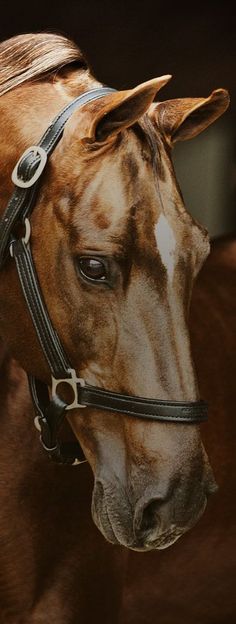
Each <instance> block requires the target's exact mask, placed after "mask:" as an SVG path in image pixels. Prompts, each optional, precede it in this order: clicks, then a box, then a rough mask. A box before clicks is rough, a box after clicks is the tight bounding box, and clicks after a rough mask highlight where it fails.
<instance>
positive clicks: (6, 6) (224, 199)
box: [0, 0, 236, 237]
mask: <svg viewBox="0 0 236 624" xmlns="http://www.w3.org/2000/svg"><path fill="white" fill-rule="evenodd" d="M0 6H1V21H0V39H1V40H3V39H6V38H8V37H11V36H13V35H15V34H19V33H24V32H30V31H32V32H38V31H41V30H49V31H53V32H60V33H62V34H65V35H67V36H69V37H71V38H73V39H74V40H75V41H76V43H77V44H78V45H79V47H80V48H81V49H82V51H83V52H84V53H85V55H86V57H87V59H88V61H89V63H90V65H91V66H92V69H93V73H94V74H95V75H96V77H97V78H98V79H99V80H100V81H101V82H104V83H106V84H108V85H109V86H113V87H115V88H118V89H122V88H129V87H133V86H135V85H136V84H138V83H140V82H143V81H145V80H148V79H150V78H154V77H155V76H158V75H161V74H166V73H171V74H172V75H173V79H172V81H171V82H170V83H169V84H168V85H167V86H166V87H165V89H163V91H161V94H160V96H161V97H162V98H163V99H169V98H176V97H188V96H192V97H198V96H199V97H201V96H207V95H209V93H210V92H211V91H212V90H213V89H215V88H218V87H224V88H226V89H228V90H229V92H230V95H231V107H230V110H229V111H228V112H227V113H226V114H225V115H224V116H223V117H222V118H221V119H220V120H219V121H218V122H216V123H215V124H214V125H213V126H211V127H210V128H209V129H208V130H206V131H205V132H204V133H203V134H201V135H200V136H199V137H197V138H196V139H194V140H193V141H188V142H184V143H180V144H178V145H177V146H176V148H175V151H174V160H175V166H176V172H177V177H178V179H179V182H180V186H181V189H182V191H183V195H184V199H185V203H186V207H187V209H188V210H189V211H190V212H191V213H192V214H193V215H194V216H195V217H196V218H197V219H198V220H199V221H200V222H201V223H203V224H204V225H205V226H206V227H207V228H208V230H209V232H210V235H211V236H212V237H218V236H220V235H222V234H228V233H231V232H235V230H236V150H235V143H236V131H235V128H236V123H235V121H236V80H235V69H236V47H235V39H236V11H235V7H234V4H233V3H228V2H220V3H218V4H217V3H216V2H208V3H204V4H201V2H198V3H191V4H190V3H189V4H188V5H187V6H186V7H185V6H184V4H182V6H181V3H179V2H178V3H177V2H176V3H170V2H158V1H155V2H154V1H153V0H144V1H140V0H136V1H135V2H134V1H133V0H130V1H129V0H126V2H123V1H122V0H121V1H119V2H117V1H116V0H97V1H95V0H57V1H55V0H51V1H50V2H49V1H48V2H46V1H45V0H41V2H40V3H38V2H37V3H34V4H33V3H30V2H29V1H28V0H25V1H24V2H23V3H18V4H15V5H14V6H13V4H12V3H10V2H7V1H6V0H4V1H1V4H0Z"/></svg>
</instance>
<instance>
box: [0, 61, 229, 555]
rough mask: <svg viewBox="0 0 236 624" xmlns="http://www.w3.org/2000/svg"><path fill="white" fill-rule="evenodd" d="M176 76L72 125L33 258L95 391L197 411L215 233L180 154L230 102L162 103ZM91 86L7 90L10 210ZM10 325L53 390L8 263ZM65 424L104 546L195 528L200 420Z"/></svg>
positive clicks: (65, 337) (93, 107) (75, 359)
mask: <svg viewBox="0 0 236 624" xmlns="http://www.w3.org/2000/svg"><path fill="white" fill-rule="evenodd" d="M168 79H169V76H163V77H161V78H157V79H154V80H150V81H148V82H146V83H144V84H141V85H139V86H137V87H136V88H134V89H131V90H127V91H118V92H114V93H110V94H108V95H106V96H105V97H103V98H102V99H100V100H97V101H93V102H90V103H89V104H87V105H85V106H83V107H82V108H81V109H80V110H78V111H77V112H75V113H74V114H73V115H72V117H71V119H70V120H69V121H68V122H67V124H66V127H65V130H64V134H63V137H62V139H61V141H60V143H59V144H58V146H57V148H56V149H55V151H54V153H53V155H52V156H51V158H50V161H49V163H48V167H47V169H46V170H45V172H44V177H43V182H42V185H41V188H40V191H39V195H38V198H37V204H36V207H35V209H34V212H33V214H32V219H31V231H32V253H33V257H34V261H35V265H36V268H37V273H38V278H39V282H40V285H41V288H42V291H43V296H44V300H45V302H46V305H47V308H48V311H49V314H50V317H51V320H52V322H53V325H54V327H55V329H56V331H57V333H58V335H59V337H60V339H61V341H62V344H63V346H64V348H65V350H66V352H67V353H68V354H69V357H70V360H71V362H72V363H73V367H74V368H75V370H76V371H79V374H80V376H81V377H83V378H84V379H85V380H86V383H88V384H93V385H96V386H98V387H101V388H107V389H109V390H112V391H116V392H121V393H124V394H127V395H132V394H134V395H138V396H142V397H153V398H154V399H155V398H159V399H164V400H178V401H196V400H197V399H198V396H199V394H198V385H197V379H196V372H195V370H194V365H193V362H192V357H191V347H190V340H189V331H188V311H189V304H190V299H191V292H192V287H193V283H194V279H195V277H196V275H197V273H198V271H199V269H200V268H201V266H202V264H203V262H204V261H205V259H206V257H207V254H208V252H209V238H208V235H207V232H206V231H205V229H204V228H203V227H202V226H201V225H200V224H199V223H197V222H196V221H195V220H194V219H193V218H192V216H191V215H190V214H189V213H188V212H187V210H186V209H185V206H184V201H183V197H182V195H181V192H180V189H179V186H178V183H177V180H176V177H175V173H174V168H173V164H172V160H171V150H172V146H173V144H174V142H175V141H178V140H186V139H190V138H192V137H194V136H195V135H197V134H198V133H199V132H201V131H202V130H204V129H205V128H206V127H207V126H208V125H209V124H210V123H212V122H213V121H214V120H215V119H216V118H217V117H218V116H219V115H221V114H222V113H223V112H224V110H225V109H226V108H227V105H228V95H227V92H226V91H224V90H223V89H219V90H216V91H214V92H213V93H212V94H211V95H210V96H209V97H208V98H184V99H178V100H169V101H162V102H154V98H155V95H156V93H157V91H158V90H159V89H160V88H161V87H162V86H164V84H165V83H166V82H167V81H168ZM94 86H95V87H97V86H98V83H97V82H96V81H94V79H93V78H92V77H91V75H90V74H88V72H87V71H86V70H84V69H83V70H82V69H73V67H71V68H68V70H67V71H64V72H63V71H61V72H60V71H59V73H58V74H57V75H56V77H55V76H54V77H53V76H48V77H47V78H45V79H44V80H43V81H41V82H40V81H39V82H37V81H36V82H34V83H31V82H30V81H29V82H25V83H24V84H22V85H20V86H19V87H18V88H15V89H12V90H10V91H9V92H8V93H6V94H5V95H4V96H2V98H1V101H0V104H1V125H2V128H1V132H2V148H1V162H2V171H1V177H2V188H3V200H2V206H3V203H4V202H5V201H6V198H7V197H8V196H9V193H10V191H11V189H12V187H11V184H10V182H9V179H10V178H9V176H10V171H11V170H12V169H13V166H14V164H15V161H16V160H17V159H18V158H19V156H20V153H21V152H22V151H23V150H24V149H25V148H26V147H27V146H28V145H30V144H32V143H35V142H36V141H37V140H38V139H39V136H40V134H41V131H43V130H45V128H46V127H47V125H48V123H49V122H50V120H51V119H52V118H53V116H54V114H55V113H56V112H58V111H59V110H60V108H62V107H63V106H65V105H66V104H67V103H68V102H69V101H71V100H72V98H73V97H74V96H75V95H77V94H79V93H81V92H83V91H86V89H87V88H88V87H89V88H91V87H94ZM0 320H1V335H4V336H5V337H6V339H7V341H8V343H9V345H10V346H11V349H12V352H13V354H14V355H15V357H16V358H17V359H18V360H19V361H20V363H21V364H22V366H23V367H24V368H25V370H27V371H28V372H30V373H32V374H35V375H36V376H37V377H39V378H40V379H42V380H43V381H46V382H47V383H48V384H49V383H50V375H49V370H48V367H47V365H46V363H45V361H44V358H43V355H42V352H41V350H40V346H39V344H38V341H37V337H36V336H35V333H34V329H33V327H32V323H31V319H30V317H29V315H28V313H27V311H26V308H25V303H24V301H23V298H22V294H21V292H20V289H19V285H18V283H17V278H16V273H15V267H14V265H13V263H12V262H9V263H8V264H7V265H6V266H5V268H4V271H3V274H2V281H1V304H0ZM68 414H69V415H68V420H69V422H70V425H71V427H72V429H73V431H74V433H75V435H76V436H77V438H78V440H79V441H80V444H81V446H82V448H83V451H84V453H85V456H86V458H87V460H88V462H89V464H90V466H91V468H92V471H93V473H94V479H95V485H94V492H93V499H92V513H93V518H94V520H95V523H96V524H97V526H98V527H99V529H100V530H101V531H102V533H103V534H104V536H105V537H106V539H108V540H109V541H111V542H112V543H119V544H121V545H124V546H127V547H129V548H132V549H136V550H148V549H153V548H158V549H161V548H165V547H167V546H169V545H170V544H172V543H173V542H174V541H176V539H177V538H178V537H179V536H180V535H182V534H183V533H184V532H185V531H187V530H188V529H189V528H191V527H192V526H193V525H194V524H195V523H196V522H197V520H198V519H199V517H200V516H201V514H202V513H203V511H204V509H205V506H206V501H207V497H208V495H209V494H210V493H211V492H213V491H214V490H215V488H216V485H215V481H214V477H213V474H212V470H211V467H210V464H209V461H208V458H207V455H206V452H205V450H204V447H203V444H202V442H201V437H200V431H199V426H198V425H195V424H185V423H166V422H153V421H152V420H150V421H147V420H142V419H136V418H135V417H134V418H129V417H128V415H127V414H125V413H124V414H116V413H113V412H110V413H109V412H108V413H107V412H103V411H102V410H99V409H89V408H86V409H85V410H82V409H81V410H80V409H78V410H76V411H74V412H70V413H68Z"/></svg>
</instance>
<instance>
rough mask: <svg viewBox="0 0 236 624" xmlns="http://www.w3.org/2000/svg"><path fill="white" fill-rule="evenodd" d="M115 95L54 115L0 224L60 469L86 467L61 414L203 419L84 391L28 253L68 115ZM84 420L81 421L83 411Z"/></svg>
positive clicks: (3, 254)
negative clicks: (32, 336)
mask: <svg viewBox="0 0 236 624" xmlns="http://www.w3.org/2000/svg"><path fill="white" fill-rule="evenodd" d="M114 91H115V90H114V89H110V88H108V87H101V88H98V89H93V90H91V91H87V92H86V93H83V94H82V95H80V96H79V97H77V98H76V99H75V100H73V101H72V102H71V103H70V104H68V105H67V106H66V107H65V108H64V109H63V110H62V111H61V112H60V113H59V115H57V117H56V118H55V119H54V121H53V122H52V123H51V125H50V126H49V128H48V129H47V130H46V132H45V133H44V135H43V137H42V138H41V140H40V142H39V143H38V145H35V146H31V147H29V148H28V149H27V150H26V151H25V152H24V153H23V155H22V156H21V158H20V159H19V161H18V162H17V164H16V166H15V168H14V171H13V174H12V180H13V182H14V184H15V190H14V192H13V195H12V196H11V198H10V200H9V202H8V205H7V207H6V209H5V212H4V214H3V217H2V220H1V222H0V268H2V267H3V265H4V263H5V261H6V260H7V259H8V257H9V251H10V255H11V256H12V257H13V258H14V260H15V262H16V268H17V272H18V276H19V280H20V283H21V287H22V292H23V295H24V297H25V301H26V304H27V307H28V310H29V312H30V315H31V318H32V321H33V324H34V327H35V330H36V333H37V336H38V340H39V343H40V345H41V348H42V350H43V353H44V355H45V358H46V360H47V363H48V365H49V368H50V371H51V376H52V387H51V391H50V393H49V390H48V387H47V386H46V384H45V383H43V382H42V381H40V380H39V379H36V378H35V377H33V376H31V375H29V386H30V390H31V396H32V401H33V405H34V408H35V412H36V418H35V425H36V427H37V428H38V429H39V430H40V440H41V443H42V445H43V447H44V449H45V450H46V451H47V453H48V454H49V456H50V458H51V459H53V460H55V461H56V462H59V463H69V464H78V463H81V462H82V461H86V460H85V458H84V455H83V452H82V449H81V447H80V445H79V442H75V443H74V444H73V443H70V444H63V443H62V442H61V441H59V439H58V431H59V429H60V426H61V424H62V421H63V419H64V417H65V412H66V410H72V409H82V408H86V407H89V408H97V409H100V410H107V411H108V412H115V413H121V414H126V415H128V416H131V417H136V418H142V419H148V420H157V421H164V422H175V423H177V422H178V423H200V422H202V421H204V420H206V419H207V404H206V403H205V401H202V400H199V401H163V400H158V399H149V398H142V397H139V396H132V395H125V394H121V393H116V392H111V391H109V390H105V389H103V388H97V387H94V386H91V385H88V384H86V382H85V381H84V380H83V379H81V378H80V377H77V374H76V371H75V370H74V369H73V367H72V366H71V364H70V362H69V360H68V358H67V355H66V354H65V352H64V348H63V346H62V344H61V342H60V338H59V336H58V335H57V333H56V331H55V329H54V327H53V325H52V323H51V320H50V317H49V314H48V311H47V308H46V305H45V302H44V298H43V294H42V292H41V289H40V285H39V281H38V277H37V273H36V269H35V266H34V261H33V257H32V254H31V249H30V234H31V230H30V221H29V216H30V214H31V212H32V210H33V208H34V205H35V203H36V194H37V190H38V186H39V182H40V178H41V175H42V173H43V170H44V168H45V166H46V162H47V158H48V156H50V154H51V153H52V151H53V150H54V149H55V147H56V145H57V143H58V141H60V139H61V136H62V134H63V130H64V126H65V123H66V121H67V120H68V119H69V117H70V116H71V115H72V113H73V112H74V111H75V110H77V109H78V108H79V107H81V106H83V105H85V104H87V103H89V102H91V101H92V100H96V99H98V98H101V97H104V96H106V95H108V94H109V93H112V92H114ZM18 224H25V235H24V237H23V238H21V239H17V238H16V237H15V236H14V230H15V226H16V225H18ZM62 382H63V383H67V384H69V385H70V386H71V387H72V389H73V392H74V399H73V402H72V403H70V404H68V403H66V402H65V401H63V400H62V399H61V398H60V397H59V396H58V394H57V388H58V386H59V384H60V383H62ZM84 417H85V418H86V411H85V413H84Z"/></svg>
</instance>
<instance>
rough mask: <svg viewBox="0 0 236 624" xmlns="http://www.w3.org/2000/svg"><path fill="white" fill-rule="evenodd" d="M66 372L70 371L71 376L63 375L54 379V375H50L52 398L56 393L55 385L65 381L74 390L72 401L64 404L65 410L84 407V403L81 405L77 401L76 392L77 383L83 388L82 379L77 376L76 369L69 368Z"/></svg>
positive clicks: (83, 382)
mask: <svg viewBox="0 0 236 624" xmlns="http://www.w3.org/2000/svg"><path fill="white" fill-rule="evenodd" d="M68 372H69V373H70V375H71V377H65V379H55V377H53V376H52V398H54V397H55V396H56V395H57V386H58V385H59V384H60V383H66V384H69V386H71V388H72V390H73V392H74V400H73V401H72V403H70V404H69V405H67V406H66V410H72V409H76V408H80V407H86V405H81V403H78V392H77V386H78V384H79V386H80V387H81V388H84V386H85V381H84V379H82V378H81V377H77V375H76V371H75V369H74V368H69V369H68Z"/></svg>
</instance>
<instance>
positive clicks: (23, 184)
mask: <svg viewBox="0 0 236 624" xmlns="http://www.w3.org/2000/svg"><path fill="white" fill-rule="evenodd" d="M32 152H33V155H34V156H35V157H36V156H40V162H39V164H38V167H37V169H36V171H35V173H34V175H33V176H32V178H30V180H26V181H24V180H22V179H21V178H19V177H18V167H19V164H20V163H21V161H22V160H23V158H25V156H28V154H31V153H32ZM46 162H47V153H46V152H45V150H44V149H43V148H42V147H40V146H39V145H31V147H27V149H26V150H25V152H23V154H22V155H21V157H20V159H19V160H18V161H17V163H16V166H15V167H14V169H13V172H12V175H11V179H12V182H13V183H14V184H15V185H16V186H19V187H20V188H30V186H33V184H34V183H35V182H36V181H37V180H38V178H39V177H40V176H41V173H42V171H43V170H44V167H45V165H46Z"/></svg>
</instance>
